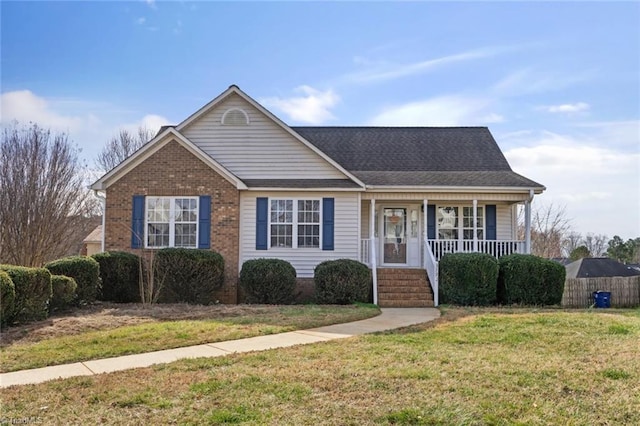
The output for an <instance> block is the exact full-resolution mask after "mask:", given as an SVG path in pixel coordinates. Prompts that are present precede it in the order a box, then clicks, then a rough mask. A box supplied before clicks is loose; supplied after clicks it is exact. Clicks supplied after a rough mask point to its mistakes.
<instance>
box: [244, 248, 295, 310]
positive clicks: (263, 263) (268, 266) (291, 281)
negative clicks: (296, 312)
mask: <svg viewBox="0 0 640 426" xmlns="http://www.w3.org/2000/svg"><path fill="white" fill-rule="evenodd" d="M240 287H241V288H242V289H243V290H244V293H245V301H246V302H247V303H267V304H288V303H291V302H293V299H294V297H295V294H294V290H295V288H296V270H295V268H294V267H293V266H292V265H291V264H290V263H289V262H287V261H285V260H281V259H252V260H247V261H246V262H244V263H243V264H242V270H241V271H240Z"/></svg>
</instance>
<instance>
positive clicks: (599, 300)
mask: <svg viewBox="0 0 640 426" xmlns="http://www.w3.org/2000/svg"><path fill="white" fill-rule="evenodd" d="M593 303H594V304H595V305H596V308H610V307H611V292H609V291H594V292H593Z"/></svg>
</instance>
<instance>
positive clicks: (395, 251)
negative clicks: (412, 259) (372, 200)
mask: <svg viewBox="0 0 640 426" xmlns="http://www.w3.org/2000/svg"><path fill="white" fill-rule="evenodd" d="M382 237H383V238H382V256H383V258H382V263H383V264H387V265H406V264H407V209H405V208H395V207H394V208H389V207H385V208H383V209H382Z"/></svg>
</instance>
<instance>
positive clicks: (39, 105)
mask: <svg viewBox="0 0 640 426" xmlns="http://www.w3.org/2000/svg"><path fill="white" fill-rule="evenodd" d="M0 105H1V109H2V123H3V124H9V123H11V122H12V121H14V120H17V121H18V122H20V123H21V124H28V123H29V122H33V123H37V124H38V125H40V126H42V127H49V128H51V129H53V130H57V131H63V132H69V131H73V130H77V129H78V128H80V127H81V126H82V125H83V123H84V122H85V121H86V120H88V119H90V120H95V117H91V116H90V115H89V116H86V117H82V116H79V115H63V114H60V113H58V112H57V111H55V109H54V107H53V106H52V103H51V101H49V100H47V99H45V98H42V97H40V96H37V95H35V94H34V93H33V92H31V91H30V90H18V91H13V92H6V93H3V94H2V95H1V100H0Z"/></svg>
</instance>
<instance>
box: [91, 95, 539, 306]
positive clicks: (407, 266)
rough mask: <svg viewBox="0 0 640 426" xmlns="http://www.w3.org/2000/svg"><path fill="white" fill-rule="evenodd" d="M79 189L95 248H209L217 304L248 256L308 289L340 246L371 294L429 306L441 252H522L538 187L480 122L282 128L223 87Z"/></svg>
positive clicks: (230, 297)
mask: <svg viewBox="0 0 640 426" xmlns="http://www.w3.org/2000/svg"><path fill="white" fill-rule="evenodd" d="M92 189H93V190H95V191H96V193H97V194H98V195H99V196H100V197H101V198H104V203H105V217H104V218H103V224H104V233H103V239H104V241H103V243H104V247H105V249H106V250H137V249H141V248H149V249H153V248H161V247H168V246H175V247H194V248H196V247H198V248H203V249H213V250H216V251H218V252H219V253H221V254H222V255H223V257H224V258H225V262H226V267H225V286H224V288H223V290H221V293H220V295H219V299H220V300H221V301H222V302H224V303H237V302H238V288H237V280H238V274H239V270H240V268H241V266H242V263H243V262H244V261H246V260H248V259H254V258H281V259H285V260H287V261H289V262H291V263H292V264H293V266H294V267H295V268H296V271H297V275H298V281H299V285H300V287H301V288H302V289H307V290H309V288H310V286H312V278H313V271H314V267H315V266H316V265H317V264H318V263H320V262H322V261H325V260H330V259H338V258H349V259H355V260H360V261H362V262H364V263H366V264H367V265H368V266H369V267H370V268H371V269H372V275H373V300H374V302H375V303H379V304H380V305H381V306H428V305H429V306H430V305H433V304H435V305H437V303H438V287H437V286H438V278H437V271H438V268H437V262H438V260H439V259H440V258H441V257H442V256H443V255H444V254H445V253H450V252H471V251H481V252H486V253H490V254H492V255H494V256H500V255H503V254H510V253H513V252H519V253H528V252H529V251H530V219H531V201H532V199H533V197H534V195H536V194H540V193H542V191H544V189H545V188H544V186H542V185H541V184H539V183H536V182H534V181H532V180H530V179H527V178H525V177H523V176H521V175H519V174H517V173H515V172H513V171H512V170H511V167H510V166H509V164H508V162H507V160H506V159H505V157H504V155H503V154H502V152H501V151H500V148H499V147H498V145H497V143H496V141H495V140H494V139H493V136H492V135H491V133H490V132H489V130H488V129H487V128H485V127H446V128H433V127H290V126H288V125H286V124H285V123H284V122H282V121H281V120H280V119H278V118H277V117H276V116H275V115H273V114H272V113H271V112H270V111H268V110H267V109H266V108H264V107H263V106H262V105H260V104H259V103H258V102H256V101H255V100H254V99H252V98H251V97H249V96H248V95H247V94H245V93H244V92H243V91H241V90H240V89H239V88H238V87H237V86H230V87H229V88H228V89H227V90H225V91H224V92H223V93H221V94H220V95H219V96H217V97H216V98H215V99H213V100H212V101H211V102H209V103H208V104H206V105H204V106H203V107H202V108H200V109H199V110H198V111H196V112H195V113H193V114H192V115H191V116H189V117H187V118H186V119H185V120H184V121H182V122H181V123H180V124H178V125H176V126H165V127H163V128H162V129H161V131H160V132H159V133H158V134H157V135H156V136H155V137H154V139H153V140H151V141H149V142H148V143H147V144H146V145H144V146H143V147H142V148H141V149H140V150H138V151H137V152H135V153H134V154H133V155H132V156H131V157H129V158H128V159H126V160H125V161H124V162H122V163H121V164H120V165H118V166H117V167H115V168H114V169H113V170H111V171H109V172H108V173H106V174H105V175H104V176H102V177H101V178H100V179H99V180H98V181H96V182H95V183H94V184H93V185H92ZM522 205H523V206H524V209H525V217H526V219H525V224H526V238H525V240H524V241H520V240H518V239H517V238H516V235H517V233H516V222H517V220H516V216H517V209H518V206H522Z"/></svg>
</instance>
